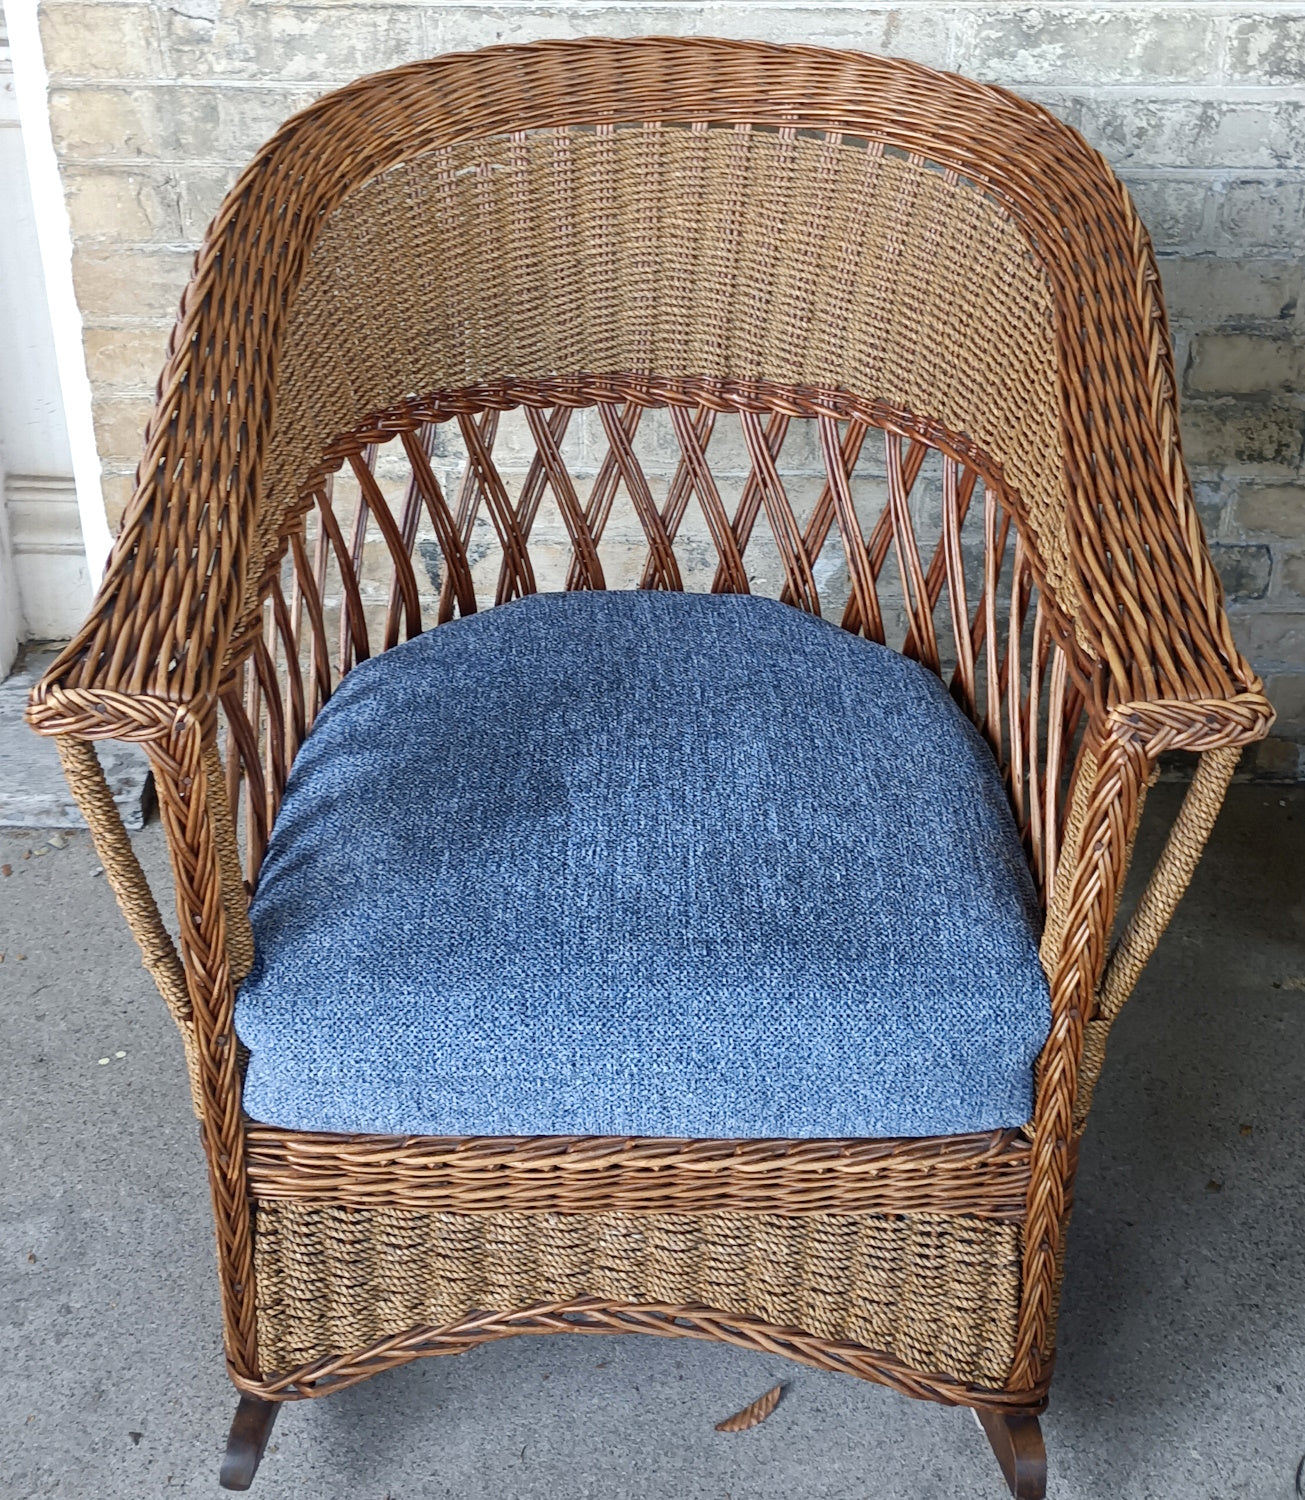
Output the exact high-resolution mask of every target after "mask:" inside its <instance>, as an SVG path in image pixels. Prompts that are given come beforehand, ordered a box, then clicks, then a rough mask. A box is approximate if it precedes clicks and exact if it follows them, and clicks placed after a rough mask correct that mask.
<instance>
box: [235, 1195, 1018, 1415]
mask: <svg viewBox="0 0 1305 1500" xmlns="http://www.w3.org/2000/svg"><path fill="white" fill-rule="evenodd" d="M255 1243H256V1245H257V1247H258V1248H257V1254H258V1261H257V1274H258V1286H259V1341H260V1348H261V1349H262V1350H263V1354H264V1359H265V1360H266V1361H267V1363H268V1365H269V1366H270V1367H271V1368H273V1369H276V1370H281V1371H287V1372H288V1371H294V1370H296V1369H297V1368H298V1367H299V1366H301V1365H307V1364H310V1363H312V1362H313V1361H315V1360H319V1359H323V1358H328V1357H330V1356H332V1355H336V1354H342V1353H348V1352H351V1351H354V1350H362V1349H366V1348H368V1347H369V1346H371V1345H372V1344H374V1343H376V1342H377V1341H379V1340H381V1339H384V1338H386V1337H389V1336H393V1335H396V1334H401V1333H404V1332H406V1331H407V1330H408V1329H410V1328H414V1327H419V1326H430V1327H439V1326H441V1325H444V1324H450V1323H453V1322H455V1321H456V1320H457V1319H458V1318H460V1317H462V1316H465V1315H467V1314H470V1313H473V1312H479V1311H481V1310H484V1309H494V1308H497V1309H503V1310H507V1309H512V1308H526V1307H530V1306H532V1305H533V1304H535V1303H539V1302H567V1301H571V1300H573V1299H577V1298H582V1297H590V1296H592V1297H599V1298H602V1299H604V1300H609V1301H614V1302H619V1303H628V1304H630V1305H632V1306H637V1305H638V1304H639V1303H641V1302H650V1303H655V1304H669V1305H673V1306H705V1307H708V1308H712V1309H715V1310H716V1311H718V1312H723V1313H726V1314H729V1313H732V1312H733V1313H752V1314H754V1315H757V1316H760V1317H762V1318H764V1319H766V1320H767V1321H768V1322H770V1323H773V1324H776V1325H778V1326H780V1327H793V1328H801V1329H805V1330H807V1331H809V1332H811V1333H814V1334H815V1335H817V1336H818V1337H820V1338H824V1339H828V1340H831V1341H843V1340H850V1341H852V1342H855V1343H858V1344H861V1345H862V1346H864V1347H866V1348H869V1349H875V1350H879V1351H882V1352H884V1353H887V1354H889V1355H893V1356H895V1357H897V1358H898V1359H899V1360H900V1361H901V1362H902V1363H903V1364H905V1365H907V1366H909V1367H910V1368H912V1369H916V1370H922V1371H934V1370H936V1371H945V1372H948V1373H950V1374H952V1375H953V1376H957V1377H959V1378H960V1379H962V1380H965V1381H970V1382H973V1383H975V1384H977V1385H982V1386H989V1387H993V1388H999V1387H1000V1386H1001V1385H1002V1384H1003V1383H1004V1382H1005V1379H1006V1375H1007V1372H1008V1370H1009V1367H1010V1360H1011V1355H1012V1352H1013V1349H1014V1342H1015V1317H1016V1311H1017V1308H1018V1305H1019V1263H1020V1250H1019V1229H1018V1227H1017V1226H1016V1225H1013V1224H1001V1223H994V1222H992V1221H990V1220H978V1219H966V1218H963V1217H959V1216H955V1215H928V1214H924V1215H911V1216H909V1217H907V1216H901V1217H879V1218H877V1217H872V1216H869V1215H862V1216H858V1215H851V1214H847V1215H834V1214H823V1215H810V1216H806V1217H797V1218H794V1217H790V1216H788V1215H782V1214H732V1213H711V1214H693V1215H677V1214H637V1215H636V1214H625V1213H612V1212H588V1213H583V1214H556V1213H543V1214H523V1213H488V1214H454V1213H430V1212H426V1213H423V1212H419V1211H413V1210H404V1209H355V1208H347V1207H339V1206H327V1205H319V1204H306V1203H305V1204H299V1203H293V1204H292V1203H278V1204H263V1205H260V1207H259V1210H258V1233H257V1238H256V1242H255Z"/></svg>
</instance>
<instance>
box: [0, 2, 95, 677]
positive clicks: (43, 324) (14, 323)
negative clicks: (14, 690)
mask: <svg viewBox="0 0 1305 1500" xmlns="http://www.w3.org/2000/svg"><path fill="white" fill-rule="evenodd" d="M0 496H3V504H2V505H0V676H3V674H4V672H5V671H7V670H8V668H9V666H10V664H11V663H12V661H13V657H14V654H15V651H16V649H17V646H18V644H19V643H20V642H21V641H23V640H27V639H35V640H41V639H51V638H58V637H62V636H67V635H70V634H71V633H72V632H73V631H74V630H75V629H76V628H77V626H78V625H79V624H80V623H81V620H82V617H83V616H84V615H85V613H86V608H87V605H88V603H89V602H90V574H89V571H88V568H87V562H86V547H85V543H84V540H83V536H82V525H81V519H80V515H79V511H78V504H77V491H76V487H75V485H74V482H73V462H72V454H71V452H70V451H69V444H68V429H67V424H66V422H65V420H64V408H63V398H62V391H61V385H60V378H59V369H58V365H57V361H56V358H55V346H54V335H53V330H52V325H51V319H50V310H49V304H48V300H47V297H46V290H45V277H44V272H43V266H42V258H41V247H40V241H39V238H38V234H37V226H36V221H35V216H34V211H33V206H32V194H31V190H30V185H29V180H28V173H27V161H26V154H25V151H24V142H23V136H22V131H21V129H20V126H19V114H18V103H17V98H16V93H15V88H14V78H13V70H12V66H11V60H10V54H9V47H8V38H7V35H6V34H5V32H4V31H3V29H0Z"/></svg>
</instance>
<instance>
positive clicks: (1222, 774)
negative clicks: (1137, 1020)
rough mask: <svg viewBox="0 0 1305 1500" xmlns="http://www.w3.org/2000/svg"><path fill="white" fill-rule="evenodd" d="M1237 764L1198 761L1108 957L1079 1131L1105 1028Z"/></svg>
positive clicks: (1235, 754) (1089, 1033) (1143, 960)
mask: <svg viewBox="0 0 1305 1500" xmlns="http://www.w3.org/2000/svg"><path fill="white" fill-rule="evenodd" d="M1239 759H1240V752H1239V751H1238V750H1237V749H1236V748H1232V749H1226V750H1207V751H1206V752H1205V754H1204V755H1202V756H1201V758H1200V760H1199V762H1198V763H1197V767H1196V774H1195V775H1194V776H1193V778H1192V781H1191V784H1190V786H1189V787H1188V788H1187V792H1186V794H1185V796H1184V797H1183V805H1182V808H1181V810H1180V811H1179V814H1178V817H1177V820H1176V821H1175V823H1174V826H1173V827H1172V829H1171V830H1170V832H1169V838H1168V840H1167V841H1166V843H1165V847H1164V852H1163V853H1162V854H1161V856H1160V859H1159V860H1158V862H1157V863H1156V866H1155V869H1154V870H1153V871H1152V872H1151V875H1150V878H1149V879H1148V881H1147V884H1146V888H1145V890H1144V891H1143V892H1142V894H1141V896H1140V897H1139V898H1138V902H1137V906H1136V908H1135V909H1134V911H1133V913H1132V915H1131V916H1130V917H1129V920H1128V925H1127V926H1126V927H1125V928H1124V931H1123V932H1122V933H1121V934H1120V937H1119V941H1118V942H1117V943H1116V944H1115V947H1114V949H1113V951H1112V952H1111V954H1110V958H1109V961H1108V962H1107V964H1106V968H1105V973H1104V975H1103V976H1102V979H1101V984H1100V987H1099V989H1098V991H1097V1001H1096V1014H1095V1015H1094V1017H1093V1019H1092V1020H1091V1021H1089V1022H1088V1025H1087V1027H1086V1029H1085V1033H1084V1038H1083V1062H1082V1064H1081V1073H1080V1078H1079V1093H1078V1098H1077V1100H1076V1104H1075V1112H1076V1121H1077V1124H1078V1128H1079V1129H1082V1127H1083V1126H1084V1125H1085V1124H1086V1123H1087V1115H1088V1111H1089V1109H1090V1108H1091V1107H1092V1093H1093V1090H1094V1089H1095V1087H1096V1081H1097V1079H1098V1078H1099V1077H1100V1075H1101V1069H1102V1066H1103V1065H1104V1063H1105V1055H1106V1040H1107V1038H1108V1036H1109V1034H1110V1027H1111V1025H1112V1023H1113V1022H1114V1020H1115V1018H1116V1016H1118V1014H1119V1012H1120V1011H1121V1010H1122V1009H1123V1006H1124V1002H1125V1001H1126V1000H1127V999H1128V997H1129V995H1131V994H1132V992H1133V986H1134V985H1135V984H1136V983H1137V981H1138V979H1139V978H1140V977H1141V974H1142V970H1143V969H1144V968H1145V967H1146V965H1147V962H1148V960H1149V959H1150V957H1151V955H1152V954H1153V953H1154V952H1155V950H1156V945H1157V944H1158V943H1159V941H1160V939H1161V938H1162V937H1163V936H1164V933H1165V929H1166V928H1167V927H1168V926H1169V922H1170V919H1171V918H1172V917H1173V914H1174V911H1175V909H1176V907H1177V906H1178V903H1179V901H1180V900H1181V899H1182V895H1183V892H1184V891H1185V890H1186V889H1187V887H1188V885H1189V884H1190V883H1191V879H1192V875H1193V873H1194V872H1195V870H1196V866H1197V864H1198V863H1199V862H1200V858H1201V854H1202V852H1203V851H1204V849H1205V844H1206V840H1207V839H1208V838H1209V836H1210V830H1211V828H1213V826H1214V820H1215V819H1216V818H1217V817H1218V816H1219V809H1220V808H1221V807H1222V806H1223V799H1224V795H1225V794H1226V792H1227V790H1228V783H1229V782H1230V781H1231V780H1232V776H1233V772H1234V771H1235V770H1236V769H1237V762H1238V760H1239Z"/></svg>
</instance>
